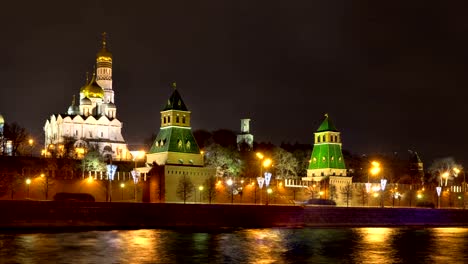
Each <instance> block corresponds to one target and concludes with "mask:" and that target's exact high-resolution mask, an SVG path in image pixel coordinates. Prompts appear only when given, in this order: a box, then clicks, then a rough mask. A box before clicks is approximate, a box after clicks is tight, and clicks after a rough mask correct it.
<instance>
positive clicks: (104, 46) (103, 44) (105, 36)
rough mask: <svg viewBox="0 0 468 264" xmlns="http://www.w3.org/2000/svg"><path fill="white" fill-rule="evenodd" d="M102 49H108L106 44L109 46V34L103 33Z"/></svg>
mask: <svg viewBox="0 0 468 264" xmlns="http://www.w3.org/2000/svg"><path fill="white" fill-rule="evenodd" d="M101 43H102V49H106V48H107V47H106V44H107V33H106V32H102V42H101Z"/></svg>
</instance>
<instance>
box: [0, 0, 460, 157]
mask: <svg viewBox="0 0 468 264" xmlns="http://www.w3.org/2000/svg"><path fill="white" fill-rule="evenodd" d="M377 2H378V3H377ZM386 2H387V3H385V4H383V3H381V1H349V0H343V1H329V0H323V1H311V0H304V1H273V0H271V1H220V0H213V1H138V0H135V1H97V0H83V1H63V0H60V1H58V0H50V1H47V0H45V1H8V2H4V3H2V6H1V9H0V29H1V31H0V32H1V37H0V79H1V80H2V82H1V84H0V113H2V114H3V115H4V117H5V118H6V120H7V122H13V121H16V122H18V123H20V124H21V125H22V126H24V127H26V128H27V129H28V130H29V131H31V132H32V133H33V134H34V136H36V137H38V138H41V139H42V138H43V132H42V127H43V125H44V122H45V121H46V119H47V118H48V117H49V116H50V115H51V114H52V113H60V112H65V111H66V109H67V107H68V106H69V104H70V101H71V98H72V95H73V94H76V95H78V93H79V88H80V87H81V86H82V85H83V84H84V76H85V72H86V71H90V70H91V69H92V67H93V64H94V61H95V54H96V52H97V51H98V48H99V41H100V33H101V32H102V31H106V32H108V33H109V46H110V50H111V51H112V53H113V55H114V68H113V69H114V71H113V80H114V90H115V92H116V96H115V98H116V104H117V107H118V112H117V114H118V117H119V119H120V120H122V121H123V122H124V129H123V134H124V136H125V138H126V139H127V141H128V143H129V144H130V145H132V144H137V143H140V142H142V139H143V138H147V137H149V136H150V135H151V133H153V132H156V131H158V129H159V125H160V119H159V112H160V110H161V108H162V106H163V105H164V103H165V102H166V100H167V98H168V97H169V95H170V93H171V88H170V87H169V83H170V82H171V81H172V80H176V81H177V84H178V89H179V91H180V93H181V95H182V96H183V99H184V101H185V103H186V104H187V106H188V107H189V109H190V110H191V111H192V117H193V119H192V125H193V129H206V130H209V131H211V130H215V129H219V128H227V129H232V130H236V131H237V130H239V128H240V121H239V120H240V119H241V118H245V117H248V118H251V119H252V121H251V130H252V132H253V134H254V136H255V140H256V141H271V142H273V143H275V144H279V143H280V142H281V141H286V142H291V143H294V142H296V141H297V142H300V143H312V137H313V133H314V132H315V130H316V129H317V127H318V125H319V123H320V121H321V119H322V117H323V114H324V113H329V114H330V117H331V118H332V120H333V121H334V123H335V124H336V126H337V128H338V129H339V130H340V131H341V132H342V137H343V148H344V149H347V150H350V151H351V152H353V153H356V154H362V153H373V152H386V153H391V152H395V151H396V152H399V153H405V154H406V151H407V149H413V150H416V151H418V152H419V153H420V154H421V156H422V158H423V160H424V161H425V162H426V163H430V162H431V161H432V159H433V158H436V157H445V156H453V157H455V158H456V159H458V160H462V161H468V154H466V153H467V146H468V137H467V136H466V135H467V134H468V122H467V118H466V114H467V112H468V110H467V108H468V106H467V102H468V101H467V99H468V98H467V92H466V90H467V88H468V74H467V73H468V52H467V50H468V16H467V15H466V14H467V12H468V9H467V7H468V5H467V4H464V3H463V2H464V1H459V2H455V1H423V0H420V1H386ZM42 140H43V139H42ZM465 166H468V164H465Z"/></svg>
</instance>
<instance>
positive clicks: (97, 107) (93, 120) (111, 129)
mask: <svg viewBox="0 0 468 264" xmlns="http://www.w3.org/2000/svg"><path fill="white" fill-rule="evenodd" d="M122 126H123V124H122V122H121V121H120V120H119V119H117V106H116V105H115V98H114V90H113V89H112V53H110V52H109V51H108V49H107V40H106V34H105V33H103V38H102V47H101V49H100V51H99V52H98V53H97V55H96V66H95V69H94V70H93V73H92V76H91V78H90V79H89V78H88V76H86V84H85V85H84V86H83V87H81V89H80V97H79V101H78V104H77V102H76V100H75V96H73V100H72V103H71V105H70V106H69V107H68V110H67V111H66V112H65V113H61V114H52V115H51V116H50V117H49V118H48V119H47V121H46V122H45V125H44V134H45V148H44V150H43V155H45V156H47V155H51V153H57V154H58V155H63V154H66V153H64V145H65V144H66V143H67V142H69V141H71V142H72V143H73V150H72V151H73V152H74V153H73V155H74V156H75V157H77V158H81V157H82V156H83V155H84V154H85V152H86V150H87V149H90V148H96V149H98V150H99V151H100V152H101V153H102V154H103V155H105V156H107V157H112V159H114V160H131V158H132V156H131V154H130V152H129V151H128V147H127V144H126V142H125V140H124V138H123V136H122Z"/></svg>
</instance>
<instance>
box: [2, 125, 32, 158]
mask: <svg viewBox="0 0 468 264" xmlns="http://www.w3.org/2000/svg"><path fill="white" fill-rule="evenodd" d="M3 136H4V138H5V139H6V140H11V142H12V155H13V156H17V155H18V154H19V152H18V149H19V148H20V146H22V145H24V144H26V142H27V139H28V133H27V132H26V129H25V128H24V127H21V126H20V125H19V124H18V123H16V122H13V123H11V124H9V123H5V125H4V127H3ZM3 151H4V153H3V154H4V155H5V151H6V148H3Z"/></svg>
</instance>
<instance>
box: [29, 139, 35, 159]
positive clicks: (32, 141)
mask: <svg viewBox="0 0 468 264" xmlns="http://www.w3.org/2000/svg"><path fill="white" fill-rule="evenodd" d="M28 142H29V147H31V157H32V151H33V144H34V140H33V139H32V138H30V139H29V141H28Z"/></svg>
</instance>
